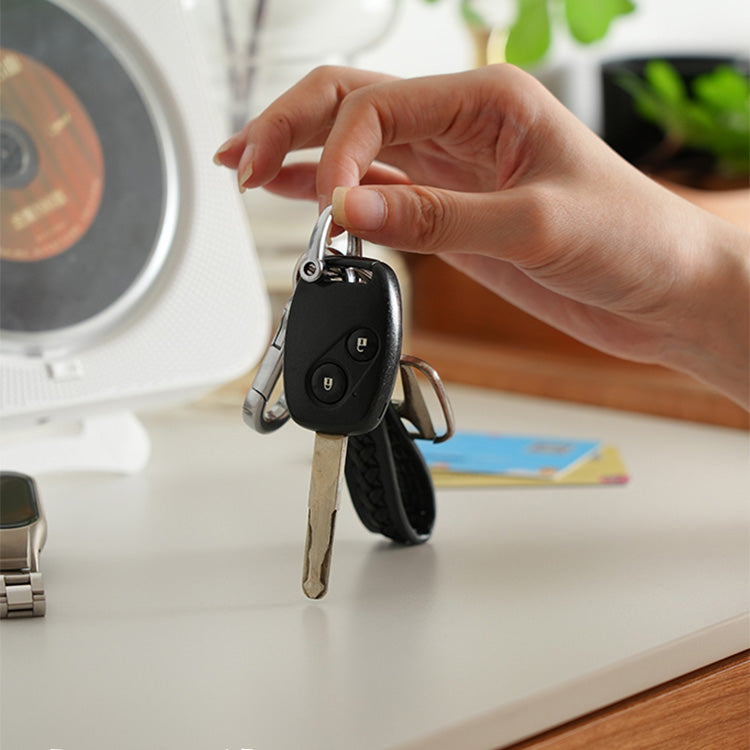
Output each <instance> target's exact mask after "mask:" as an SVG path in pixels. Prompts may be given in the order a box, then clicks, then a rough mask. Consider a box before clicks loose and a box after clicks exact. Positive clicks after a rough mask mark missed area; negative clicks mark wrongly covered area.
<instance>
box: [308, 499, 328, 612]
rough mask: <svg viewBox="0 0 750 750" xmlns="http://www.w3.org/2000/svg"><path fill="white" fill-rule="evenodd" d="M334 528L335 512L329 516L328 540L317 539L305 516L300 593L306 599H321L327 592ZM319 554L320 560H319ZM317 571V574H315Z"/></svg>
mask: <svg viewBox="0 0 750 750" xmlns="http://www.w3.org/2000/svg"><path fill="white" fill-rule="evenodd" d="M335 528H336V511H334V512H333V514H332V515H331V524H330V533H329V535H328V539H327V540H325V542H324V540H322V539H319V538H317V536H319V535H316V533H315V529H314V528H313V524H312V523H311V519H310V514H309V513H308V514H307V539H306V542H305V565H304V570H303V571H302V591H304V592H305V596H306V597H307V598H308V599H322V598H323V597H324V596H325V595H326V592H327V591H328V576H329V574H330V571H331V555H332V554H333V534H334V531H335ZM321 552H322V553H323V554H322V559H321ZM316 571H317V574H316Z"/></svg>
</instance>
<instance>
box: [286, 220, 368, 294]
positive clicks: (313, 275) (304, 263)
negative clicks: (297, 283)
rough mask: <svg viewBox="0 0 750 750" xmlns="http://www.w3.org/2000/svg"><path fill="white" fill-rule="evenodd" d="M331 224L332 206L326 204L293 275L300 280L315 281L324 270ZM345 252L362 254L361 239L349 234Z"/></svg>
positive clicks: (356, 255) (349, 254)
mask: <svg viewBox="0 0 750 750" xmlns="http://www.w3.org/2000/svg"><path fill="white" fill-rule="evenodd" d="M332 226H333V206H327V207H326V208H324V209H323V211H322V212H321V214H320V216H319V217H318V221H317V222H316V223H315V227H314V228H313V231H312V234H311V235H310V242H309V244H308V246H307V252H306V253H305V254H304V255H303V256H302V257H301V258H300V259H299V262H298V263H297V268H296V272H295V277H299V278H300V279H302V281H307V282H310V283H311V282H314V281H317V280H318V279H319V278H320V277H321V276H322V274H323V271H324V270H325V254H326V250H328V249H332V248H330V247H329V242H330V239H331V228H332ZM346 254H347V255H348V256H354V257H357V258H359V257H361V256H362V240H361V239H360V238H359V237H355V236H354V235H353V234H349V235H348V237H347V243H346Z"/></svg>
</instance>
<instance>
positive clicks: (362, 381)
mask: <svg viewBox="0 0 750 750" xmlns="http://www.w3.org/2000/svg"><path fill="white" fill-rule="evenodd" d="M400 356H401V294H400V291H399V286H398V281H397V279H396V275H395V273H394V272H393V270H392V269H391V268H390V267H389V266H388V265H386V264H385V263H382V262H380V261H378V260H374V259H371V258H360V257H353V256H349V255H346V256H327V257H326V258H325V270H324V272H323V273H321V274H320V276H319V277H318V278H317V279H316V280H315V281H306V280H304V279H301V280H300V281H298V282H297V286H296V287H295V290H294V295H293V296H292V299H291V305H290V308H289V316H288V320H287V329H286V343H285V349H284V365H283V373H284V392H285V396H286V403H287V406H288V408H289V414H290V415H291V417H292V419H293V420H294V421H295V422H297V423H298V424H300V425H301V426H302V427H306V428H307V429H310V430H314V431H315V432H322V433H327V434H332V435H359V434H363V433H366V432H370V431H371V430H373V429H374V428H375V427H377V426H378V424H380V422H381V420H382V419H383V416H384V414H385V412H386V409H387V408H388V405H389V403H390V399H391V394H392V393H393V388H394V386H395V383H396V377H397V373H398V364H399V358H400Z"/></svg>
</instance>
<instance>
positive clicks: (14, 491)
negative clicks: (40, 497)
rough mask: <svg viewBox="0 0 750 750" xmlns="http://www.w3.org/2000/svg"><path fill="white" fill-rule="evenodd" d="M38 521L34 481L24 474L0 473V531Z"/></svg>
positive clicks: (37, 504)
mask: <svg viewBox="0 0 750 750" xmlns="http://www.w3.org/2000/svg"><path fill="white" fill-rule="evenodd" d="M38 519H39V503H38V502H37V497H36V487H35V485H34V480H33V479H32V478H31V477H28V476H26V475H25V474H16V473H14V472H10V471H3V472H0V529H12V528H16V527H19V526H28V525H29V524H31V523H34V521H36V520H38Z"/></svg>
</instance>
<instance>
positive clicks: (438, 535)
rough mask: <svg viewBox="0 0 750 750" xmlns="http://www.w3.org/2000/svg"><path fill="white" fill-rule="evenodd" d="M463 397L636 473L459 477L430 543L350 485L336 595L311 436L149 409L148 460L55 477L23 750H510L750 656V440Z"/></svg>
mask: <svg viewBox="0 0 750 750" xmlns="http://www.w3.org/2000/svg"><path fill="white" fill-rule="evenodd" d="M450 392H451V394H452V398H453V403H454V408H455V410H456V414H457V419H458V423H459V426H460V427H461V428H463V429H490V428H494V429H499V430H503V431H507V432H527V433H540V434H545V435H561V436H580V437H594V438H599V439H601V440H603V441H607V442H608V443H612V444H615V445H616V446H617V447H618V448H619V449H620V451H621V453H622V456H623V458H624V460H625V463H626V465H627V468H628V470H629V472H630V474H631V476H632V479H631V482H630V484H628V485H627V486H619V487H588V488H555V489H528V488H523V489H519V488H516V489H514V488H504V489H461V490H440V491H439V493H438V521H437V525H436V530H435V533H434V535H433V538H432V540H431V542H430V543H429V544H426V545H424V546H422V547H419V548H413V549H399V548H395V547H391V546H390V545H389V544H387V543H386V542H384V541H379V540H378V538H377V537H375V536H373V535H372V534H370V533H368V532H367V531H366V530H365V529H364V528H363V527H362V525H361V524H360V522H359V521H358V520H357V519H356V517H355V514H354V511H353V509H352V507H351V504H350V502H349V500H348V498H346V497H345V498H343V502H342V509H341V512H340V513H339V522H338V527H337V536H336V544H335V549H334V556H333V565H332V578H331V586H330V590H329V593H328V596H327V597H326V598H325V599H324V600H322V601H319V602H310V601H308V600H306V599H305V598H304V596H303V595H302V592H301V589H300V578H301V567H302V546H303V538H304V528H305V514H306V509H305V506H306V493H307V485H308V473H309V464H310V456H311V441H312V436H311V434H310V433H307V432H305V431H303V430H301V429H299V428H297V427H295V426H293V425H288V426H287V427H285V428H284V429H283V430H281V431H280V432H278V433H276V434H274V435H270V436H260V435H256V434H254V433H252V432H251V431H250V430H248V429H247V428H246V427H245V426H244V425H243V424H242V420H241V418H240V409H239V403H238V404H237V406H236V408H234V407H233V408H231V409H228V408H224V407H205V406H203V407H201V406H194V407H189V408H182V409H179V410H173V411H168V412H163V413H158V414H152V415H146V416H145V417H144V423H145V425H146V427H147V429H148V431H149V434H150V437H151V441H152V456H151V460H150V462H149V464H148V466H147V467H146V469H145V470H144V471H143V472H141V473H140V474H136V475H131V476H115V475H106V474H83V473H81V474H76V475H48V476H42V477H40V479H39V487H40V491H41V494H42V498H43V501H44V503H45V506H46V510H47V515H48V520H49V542H48V545H47V548H46V549H45V551H44V553H43V555H42V562H43V570H44V575H45V581H46V588H47V600H48V614H47V616H46V618H44V619H39V620H26V621H4V622H2V623H0V655H1V657H2V694H1V697H0V701H1V702H0V710H1V712H2V713H1V716H0V726H1V727H2V729H1V730H0V746H2V748H3V750H29V748H60V749H62V750H101V749H102V748H107V749H108V750H125V749H126V748H127V749H128V750H129V749H131V748H145V749H148V748H172V749H174V750H199V749H200V750H240V749H241V748H253V750H300V749H304V750H315V749H319V750H324V749H325V750H336V749H340V750H352V749H356V750H375V749H377V750H381V749H383V748H395V747H398V748H404V749H405V748H409V749H410V750H417V749H418V748H419V749H423V748H424V749H426V748H430V750H434V749H438V750H439V749H442V748H446V749H447V748H462V749H464V750H471V749H473V748H493V747H501V746H504V745H506V744H509V743H512V742H515V741H517V740H519V739H520V738H522V737H525V736H529V735H533V734H535V733H538V732H540V731H542V730H544V729H546V728H548V727H551V726H553V725H556V724H559V723H561V722H563V721H566V720H568V719H571V718H573V717H575V716H580V715H582V714H585V713H587V712H589V711H591V710H593V709H596V708H598V707H601V706H604V705H606V704H609V703H612V702H613V701H617V700H619V699H621V698H624V697H626V696H629V695H633V694H635V693H637V692H639V691H641V690H644V689H645V688H648V687H650V686H653V685H656V684H659V683H662V682H664V681H666V680H669V679H671V678H673V677H676V676H678V675H682V674H684V673H687V672H689V671H691V670H694V669H696V668H698V667H701V666H703V665H706V664H709V663H712V662H714V661H717V660H719V659H721V658H723V657H726V656H729V655H731V654H735V653H737V652H740V651H742V650H743V649H746V648H747V647H748V643H749V641H750V638H749V635H748V634H749V632H750V629H749V627H748V623H749V616H748V610H749V609H750V601H749V599H750V593H749V592H750V585H749V575H748V559H749V557H748V553H749V545H748V529H749V528H750V505H749V503H748V497H749V495H748V489H749V483H748V438H747V435H746V434H745V433H742V432H739V431H734V430H728V429H722V428H715V427H706V426H700V425H694V424H688V423H683V422H673V421H668V420H664V419H655V418H649V417H644V416H639V415H629V414H622V413H615V412H610V411H605V410H600V409H595V408H589V407H581V406H574V405H566V404H560V403H555V402H545V401H543V400H539V399H530V398H525V397H515V396H509V395H503V394H499V393H495V392H486V391H479V390H475V389H468V388H460V387H453V388H450Z"/></svg>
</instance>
